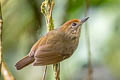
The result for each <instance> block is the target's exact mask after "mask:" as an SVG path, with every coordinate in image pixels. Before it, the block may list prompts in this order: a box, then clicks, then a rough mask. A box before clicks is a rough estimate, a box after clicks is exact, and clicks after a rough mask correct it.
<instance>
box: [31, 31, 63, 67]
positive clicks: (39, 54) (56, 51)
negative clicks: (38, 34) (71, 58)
mask: <svg viewBox="0 0 120 80" xmlns="http://www.w3.org/2000/svg"><path fill="white" fill-rule="evenodd" d="M61 37H62V34H58V33H56V32H51V33H50V34H49V35H47V38H46V44H44V45H42V46H39V47H38V48H37V50H36V52H35V55H34V57H35V61H34V63H33V65H48V64H55V63H57V62H59V61H61V60H63V59H64V56H63V55H62V52H63V47H64V44H63V40H62V38H61Z"/></svg>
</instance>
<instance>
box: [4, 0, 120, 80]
mask: <svg viewBox="0 0 120 80" xmlns="http://www.w3.org/2000/svg"><path fill="white" fill-rule="evenodd" d="M42 1H43V0H2V14H3V22H4V23H3V53H4V55H3V56H4V60H5V61H6V63H7V65H8V68H9V69H10V71H11V72H12V74H13V75H14V76H15V78H16V79H17V80H38V79H40V77H42V72H43V70H42V69H43V67H33V66H29V67H26V68H25V69H23V70H21V71H17V70H16V69H15V67H14V65H15V63H16V62H17V61H18V60H19V59H21V58H22V57H23V56H25V55H26V54H27V53H28V52H29V50H30V48H31V46H32V45H33V44H34V43H35V41H36V40H38V39H39V38H40V37H41V36H42V35H43V34H44V33H46V26H45V19H44V17H43V15H42V14H41V12H40V5H41V2H42ZM119 4H120V0H90V10H89V13H90V14H89V16H90V19H89V24H90V32H91V34H90V35H91V36H90V39H91V38H92V39H91V46H92V53H93V55H92V56H95V58H98V59H99V60H98V61H96V59H94V57H93V67H94V68H95V70H94V78H95V80H110V79H109V78H111V77H113V78H114V76H115V78H116V79H112V78H111V80H120V77H119V76H120V75H119V74H120V68H119V67H120V63H119V60H120V58H119V57H120V43H119V41H120V36H119V34H120V23H119V22H120V17H119V14H120V10H119V7H120V5H119ZM84 12H85V0H55V8H54V11H53V18H54V23H55V27H59V26H60V25H61V24H63V22H65V21H66V20H69V19H73V18H78V19H79V18H81V17H84ZM106 22H107V23H106ZM99 23H101V24H100V25H99ZM102 23H104V24H105V25H106V24H110V25H109V26H105V27H102V26H104V25H103V24H102ZM104 29H106V30H104ZM100 30H101V33H99V32H100ZM102 30H103V31H105V32H102ZM97 33H99V34H100V35H98V34H97ZM107 33H108V35H106V36H105V37H103V36H104V35H105V34H107ZM93 38H94V39H96V40H97V41H101V43H98V42H97V41H92V40H93ZM102 40H103V41H102ZM104 40H105V41H104ZM98 44H100V45H98ZM97 45H98V47H97ZM85 48H86V47H85V39H84V28H83V31H82V34H81V38H80V45H79V46H78V49H77V50H76V52H75V54H74V55H73V56H72V57H71V58H70V59H68V60H65V61H63V62H62V63H61V64H62V65H61V77H62V80H83V79H84V78H85V76H86V75H87V66H86V64H87V58H86V57H84V56H86V55H85V54H86V52H87V51H86V49H85ZM96 48H97V49H96ZM94 49H95V50H94ZM79 53H80V54H79ZM99 55H101V56H99ZM66 64H67V65H66ZM99 65H100V66H99ZM98 66H99V67H98ZM101 70H103V73H102V74H100V71H101ZM105 71H106V72H105ZM107 71H108V72H107ZM108 73H112V76H111V74H110V75H107V74H108ZM100 75H103V76H102V77H101V78H100V77H99V76H100ZM106 76H108V77H109V78H105V77H106ZM103 78H104V79H103ZM47 80H53V74H52V67H50V68H49V70H48V73H47Z"/></svg>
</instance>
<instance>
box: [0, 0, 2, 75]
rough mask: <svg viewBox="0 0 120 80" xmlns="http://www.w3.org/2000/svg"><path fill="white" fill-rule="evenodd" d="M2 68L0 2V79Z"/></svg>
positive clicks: (0, 15) (0, 17) (0, 13)
mask: <svg viewBox="0 0 120 80" xmlns="http://www.w3.org/2000/svg"><path fill="white" fill-rule="evenodd" d="M1 68H2V9H1V0H0V77H1V70H2V69H1Z"/></svg>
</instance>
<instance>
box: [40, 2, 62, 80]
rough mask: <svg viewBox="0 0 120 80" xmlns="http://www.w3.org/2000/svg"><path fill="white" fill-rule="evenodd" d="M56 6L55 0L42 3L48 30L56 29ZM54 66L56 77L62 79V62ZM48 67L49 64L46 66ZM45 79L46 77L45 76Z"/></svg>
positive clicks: (58, 79)
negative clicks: (54, 8)
mask: <svg viewBox="0 0 120 80" xmlns="http://www.w3.org/2000/svg"><path fill="white" fill-rule="evenodd" d="M53 7H54V0H45V1H44V2H43V3H42V5H41V12H42V13H43V14H44V16H45V20H46V24H47V29H48V31H51V30H53V29H54V24H53V19H52V11H53ZM53 67H54V72H55V79H56V80H60V77H59V74H60V63H58V64H55V65H53ZM46 68H47V66H46ZM46 70H47V69H45V71H44V73H45V74H44V77H45V75H46ZM43 79H45V78H43Z"/></svg>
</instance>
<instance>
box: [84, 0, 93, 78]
mask: <svg viewBox="0 0 120 80" xmlns="http://www.w3.org/2000/svg"><path fill="white" fill-rule="evenodd" d="M85 5H86V9H85V17H88V10H89V0H86V1H85ZM85 29H86V32H85V33H86V42H87V47H88V78H87V80H93V77H92V73H93V69H92V60H91V50H90V38H89V30H88V23H86V24H85Z"/></svg>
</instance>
